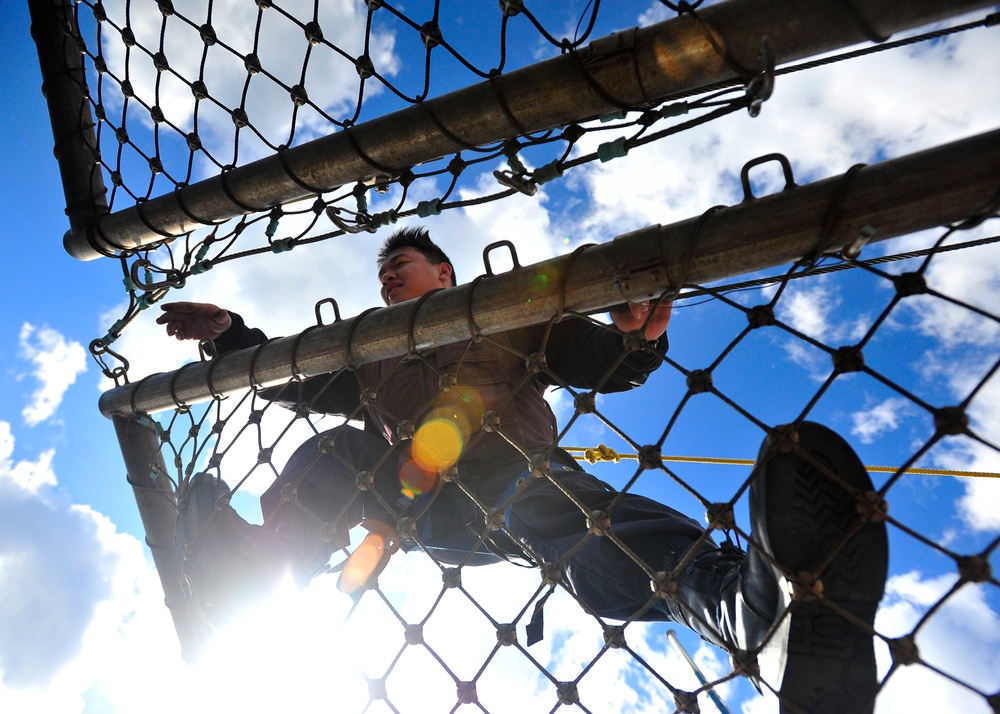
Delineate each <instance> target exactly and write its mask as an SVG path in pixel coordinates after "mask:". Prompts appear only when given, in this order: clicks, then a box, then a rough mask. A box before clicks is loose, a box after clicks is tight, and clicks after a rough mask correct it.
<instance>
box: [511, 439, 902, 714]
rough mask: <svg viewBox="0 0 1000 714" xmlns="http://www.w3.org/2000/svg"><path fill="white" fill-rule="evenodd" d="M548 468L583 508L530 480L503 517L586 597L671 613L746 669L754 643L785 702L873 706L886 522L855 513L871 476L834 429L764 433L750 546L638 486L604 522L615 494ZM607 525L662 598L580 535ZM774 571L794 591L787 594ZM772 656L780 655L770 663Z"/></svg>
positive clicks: (622, 607)
mask: <svg viewBox="0 0 1000 714" xmlns="http://www.w3.org/2000/svg"><path fill="white" fill-rule="evenodd" d="M793 439H797V446H796V447H794V448H793V447H792V446H791V442H792V440H793ZM555 476H556V478H557V480H558V481H559V482H560V484H561V485H562V486H563V488H565V489H567V490H568V491H570V492H571V493H573V495H574V496H575V497H576V498H577V499H578V500H580V501H581V502H582V503H583V505H584V509H583V510H581V509H580V508H579V507H578V506H577V505H576V504H574V503H573V502H572V501H571V500H570V499H569V498H567V496H566V495H565V494H564V493H562V491H561V490H560V489H559V488H558V487H556V486H555V485H553V484H552V483H551V482H550V481H548V480H547V479H542V480H539V481H536V482H534V483H532V484H531V485H530V486H529V487H528V488H527V489H526V490H524V491H523V492H522V493H520V494H519V495H518V496H517V497H516V498H515V499H514V501H513V502H512V503H511V504H510V509H509V511H508V513H509V526H510V529H511V530H512V532H513V533H514V534H515V535H517V536H518V537H519V538H520V539H521V540H522V541H523V542H524V543H525V545H526V546H528V548H529V549H530V550H532V551H534V552H535V553H536V554H537V555H538V556H539V557H540V558H541V559H543V560H544V561H545V562H560V563H561V564H562V575H563V577H564V580H565V582H566V584H567V586H568V587H569V588H570V590H571V591H573V592H574V594H575V595H576V596H577V597H578V598H579V599H580V600H581V602H583V603H584V605H585V606H586V607H588V608H590V609H591V610H592V611H594V612H595V613H596V614H598V615H601V616H604V617H610V618H614V619H625V618H628V617H633V616H634V617H636V618H637V619H641V620H663V619H670V620H674V621H676V622H678V623H680V624H684V625H686V626H688V627H690V628H691V629H693V630H695V631H696V632H698V633H699V634H701V635H702V636H703V637H704V638H705V639H708V640H709V641H712V642H715V643H716V644H719V645H721V646H723V647H725V648H726V649H727V650H729V651H730V652H731V653H733V654H734V655H735V658H736V659H737V660H738V661H741V662H744V663H746V665H747V666H748V667H749V668H751V669H752V667H753V664H754V659H755V655H757V654H758V653H760V652H761V650H762V646H763V647H764V649H763V653H762V654H761V656H760V660H761V665H762V667H763V668H764V674H765V678H766V681H767V682H768V683H769V684H771V685H772V686H774V687H775V688H776V689H777V690H778V691H779V694H780V696H781V697H782V699H783V701H784V702H785V707H784V709H783V710H784V711H789V712H795V711H808V712H819V713H820V714H822V713H825V712H830V713H831V714H832V713H833V712H837V713H839V712H847V711H850V712H865V711H869V710H870V709H871V706H872V704H873V700H874V696H875V691H876V681H875V680H876V673H875V666H874V656H873V649H872V636H871V625H872V623H873V621H874V614H875V608H876V607H877V605H878V602H879V600H880V599H881V596H882V588H883V586H884V583H885V576H886V565H887V546H886V539H885V527H884V524H883V523H881V522H879V520H878V519H877V517H876V518H867V519H866V517H865V516H864V515H861V514H862V513H864V512H865V509H864V508H863V506H864V502H866V499H865V498H864V496H865V494H867V493H869V492H871V491H872V490H873V489H872V484H871V481H870V479H869V478H868V475H867V473H866V472H865V470H864V468H863V466H862V465H861V463H860V461H859V460H858V459H857V456H855V454H854V452H853V451H852V450H851V449H850V447H849V446H848V445H847V444H846V443H845V442H844V441H843V440H842V439H840V437H838V436H837V435H836V434H834V433H833V432H831V431H830V430H828V429H826V428H825V427H822V426H820V425H817V424H811V423H805V424H801V425H799V427H798V429H797V431H796V432H795V436H794V437H793V436H792V435H791V434H789V435H788V436H787V439H786V441H784V442H780V441H778V440H775V439H774V438H769V439H768V440H766V441H765V444H764V446H763V447H762V449H761V454H760V456H759V458H758V462H757V465H756V466H755V469H754V477H753V481H752V485H751V492H750V502H751V519H752V526H753V535H752V540H753V543H754V545H755V546H756V547H753V548H752V549H751V551H750V554H749V555H746V554H744V553H742V552H740V551H738V550H737V549H735V548H732V547H723V548H718V547H716V546H715V544H714V543H713V542H712V541H711V540H710V539H709V538H708V537H707V535H706V534H705V533H704V530H703V529H702V528H701V526H700V525H698V524H697V523H696V522H695V521H693V520H691V519H689V518H687V517H685V516H683V515H681V514H679V513H677V512H676V511H674V510H673V509H670V508H669V507H667V506H664V505H662V504H659V503H656V502H654V501H650V500H649V499H646V498H643V497H641V496H635V495H629V494H624V495H622V496H621V498H620V500H619V501H618V503H617V505H616V506H615V507H614V508H613V509H612V510H610V513H609V517H608V520H607V522H606V523H605V524H602V523H601V518H600V516H601V513H602V512H608V511H609V509H610V508H611V504H612V501H613V499H614V498H615V497H616V494H615V493H613V492H610V491H608V490H607V489H605V488H604V487H603V485H602V484H601V483H600V482H599V481H597V480H596V479H593V478H592V477H590V476H589V475H588V474H585V473H583V472H580V471H572V470H567V471H564V472H561V473H560V472H557V473H556V474H555ZM587 514H589V517H588V515H587ZM605 527H606V528H607V531H605V533H610V534H613V536H614V538H616V539H618V540H620V541H621V542H622V543H623V544H624V545H625V546H626V547H627V548H628V549H629V550H631V551H632V552H633V553H634V554H635V555H636V556H638V557H639V558H640V559H641V560H642V561H643V562H644V563H645V564H646V565H647V566H648V569H649V570H651V571H653V572H654V573H664V574H666V577H663V578H661V579H660V581H659V582H658V583H657V585H656V586H655V588H656V589H658V590H659V594H660V595H661V596H662V597H659V598H654V597H652V596H653V593H654V586H653V584H652V583H651V579H650V577H649V574H648V573H647V572H646V570H645V569H643V568H642V567H640V566H639V565H637V564H636V563H635V561H634V560H633V558H632V557H631V556H630V555H628V554H626V553H625V552H624V551H623V550H622V549H621V548H619V547H618V546H617V545H616V544H615V543H614V542H613V541H612V538H611V537H607V535H601V536H596V535H591V536H590V537H589V538H586V539H585V536H586V534H587V533H588V531H589V532H591V533H599V532H601V531H602V528H605ZM567 554H568V555H567ZM786 576H793V578H792V579H793V581H794V582H796V587H797V588H798V590H796V592H797V593H798V595H797V598H796V599H795V600H794V601H793V600H792V599H791V598H790V596H789V595H788V592H789V587H788V583H787V579H786ZM813 576H815V577H817V578H818V581H819V582H820V583H821V585H817V584H816V583H814V582H811V578H812V577H813ZM765 640H766V641H765ZM748 653H749V654H748ZM786 655H787V659H786V658H785V656H786ZM770 662H778V663H779V664H778V666H777V667H775V668H773V671H770V672H769V671H767V664H768V663H770Z"/></svg>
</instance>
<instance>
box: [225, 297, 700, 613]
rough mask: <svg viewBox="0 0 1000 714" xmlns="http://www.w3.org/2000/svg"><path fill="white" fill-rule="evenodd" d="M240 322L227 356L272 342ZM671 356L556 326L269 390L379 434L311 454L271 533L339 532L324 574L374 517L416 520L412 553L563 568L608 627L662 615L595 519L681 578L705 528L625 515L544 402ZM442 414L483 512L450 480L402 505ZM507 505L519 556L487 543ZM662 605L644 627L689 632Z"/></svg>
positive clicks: (298, 469) (307, 450)
mask: <svg viewBox="0 0 1000 714" xmlns="http://www.w3.org/2000/svg"><path fill="white" fill-rule="evenodd" d="M230 314H231V315H232V318H233V325H232V327H231V328H230V329H229V330H228V331H227V332H226V333H225V334H223V335H222V336H220V337H219V338H218V339H217V340H216V346H217V348H218V349H219V351H220V352H226V351H229V350H233V349H239V348H244V347H249V346H253V345H256V344H260V343H261V342H263V341H264V340H265V339H266V338H265V335H264V334H263V333H262V332H261V331H260V330H257V329H252V328H248V327H247V326H246V324H245V323H244V321H243V319H242V318H241V317H240V316H239V315H237V314H235V313H230ZM666 346H667V343H666V337H665V336H664V337H662V338H660V340H658V341H656V342H655V343H652V344H650V345H649V347H648V348H647V349H642V350H636V351H633V352H631V353H629V354H627V355H625V354H623V352H624V348H623V340H622V337H621V335H620V334H618V333H616V332H614V331H613V330H610V329H608V328H605V327H603V326H600V325H595V324H593V323H590V322H588V321H586V320H582V319H579V318H566V319H564V320H562V321H561V322H559V323H556V324H554V325H552V326H551V329H550V330H549V331H548V332H547V330H546V328H545V327H544V326H542V327H534V328H524V329H519V330H514V331H511V332H507V333H501V334H499V335H495V336H490V337H488V338H484V339H482V340H480V341H467V342H462V343H457V344H453V345H447V346H444V347H440V348H437V349H436V350H433V351H431V352H428V353H426V354H423V355H422V359H420V358H417V359H406V358H396V359H389V360H384V361H381V362H377V363H373V364H369V365H363V366H361V367H358V368H357V369H355V370H351V371H347V370H345V371H343V372H341V373H338V374H337V375H336V376H333V375H324V376H318V377H313V378H310V379H307V380H304V381H303V382H301V383H297V384H293V385H290V386H288V387H285V388H284V389H278V390H267V391H265V393H264V395H263V396H265V397H266V398H269V399H273V400H275V401H279V402H282V403H284V404H286V405H287V406H291V407H293V408H298V409H302V408H303V407H304V405H306V406H308V409H309V410H311V411H313V412H318V413H325V414H336V415H345V416H348V417H351V418H354V419H358V418H363V419H364V421H365V424H366V428H365V430H360V429H356V428H354V427H351V426H341V427H338V428H336V429H333V430H330V431H327V432H324V433H321V434H319V435H317V436H315V437H313V438H311V439H309V440H308V441H306V442H305V443H304V444H302V446H300V447H299V448H298V450H296V451H295V453H294V454H293V455H292V457H291V458H290V459H289V461H288V463H287V465H286V466H285V468H284V469H283V471H282V473H281V475H280V477H279V478H278V480H276V481H275V483H274V484H273V485H272V486H271V488H269V489H268V491H267V492H266V493H264V495H263V496H262V497H261V506H262V511H263V514H264V519H265V527H266V528H273V529H275V530H276V531H279V532H280V531H282V530H286V531H289V532H295V531H297V532H298V534H299V536H301V533H302V532H307V533H308V534H309V535H308V536H306V539H307V540H311V541H313V542H315V541H316V540H319V539H317V538H316V535H317V533H320V534H325V536H326V541H327V542H328V543H330V545H329V547H328V549H326V550H322V549H320V550H321V552H320V553H319V560H320V561H322V562H323V563H325V562H326V559H328V558H329V557H330V555H331V554H332V552H333V550H334V549H335V548H336V547H338V546H339V545H342V544H345V542H346V538H345V536H346V533H347V531H348V530H349V529H350V528H351V527H353V526H355V525H357V524H358V523H360V522H361V520H362V519H365V518H371V519H377V520H382V521H383V522H386V523H389V524H390V525H393V526H394V527H395V526H396V525H397V522H398V520H397V519H398V518H399V517H400V516H409V517H412V518H414V523H415V528H414V531H413V533H412V534H411V537H410V538H409V539H406V538H405V535H406V534H404V548H405V547H406V546H407V543H409V544H410V545H411V546H412V545H413V542H414V540H416V541H419V542H420V543H421V544H422V545H423V546H424V547H425V548H426V549H427V550H428V551H429V552H431V553H432V554H433V555H434V556H435V557H436V558H438V560H440V561H442V562H446V563H452V564H458V563H466V564H481V563H489V562H496V561H498V560H501V559H502V558H503V557H505V556H509V555H515V554H521V553H527V554H528V555H529V557H530V558H531V559H532V560H534V561H535V563H536V564H537V565H542V564H545V563H556V562H559V563H560V564H561V576H562V580H561V582H563V584H564V585H566V586H567V587H568V588H569V589H570V590H571V591H572V592H573V593H574V594H575V596H576V597H577V598H578V599H579V600H580V601H581V602H582V603H583V604H584V605H585V606H586V607H587V608H588V609H590V610H591V611H592V612H593V613H594V614H596V615H600V616H602V617H608V618H613V619H626V618H628V617H631V616H633V615H634V614H635V613H636V612H637V611H639V610H640V609H641V608H643V607H644V606H646V605H647V604H648V603H649V601H650V599H651V596H652V594H653V593H652V590H651V588H650V579H649V577H648V575H647V574H646V573H645V572H644V571H643V570H642V568H640V567H639V566H638V565H636V563H635V562H634V561H633V560H632V558H631V557H630V556H628V555H627V554H626V553H624V552H623V551H622V549H621V548H619V547H618V545H616V544H615V543H614V542H612V540H611V539H610V538H607V537H600V536H595V535H590V536H588V530H589V527H590V524H588V522H587V517H586V515H585V513H587V512H601V511H604V512H608V515H609V518H610V529H611V532H613V533H614V534H615V536H616V537H617V538H618V539H620V540H621V541H622V542H623V543H624V544H625V545H626V546H627V547H628V548H629V549H630V550H632V551H633V552H634V553H635V554H636V555H637V556H638V557H639V558H641V559H642V560H643V561H644V562H645V563H646V564H647V565H648V566H649V567H650V568H651V569H652V570H653V571H663V570H668V569H670V568H672V567H673V565H674V564H675V563H676V562H677V560H678V558H679V557H680V556H681V555H682V554H683V553H684V552H685V551H686V550H687V549H688V548H689V547H690V546H691V545H692V544H693V543H694V542H695V541H696V540H697V539H698V538H700V537H702V536H703V534H704V528H702V527H701V526H700V525H699V524H698V523H697V522H696V521H694V520H692V519H690V518H688V517H686V516H684V515H682V514H681V513H679V512H677V511H675V510H674V509H672V508H669V507H668V506H665V505H663V504H660V503H657V502H656V501H653V500H651V499H648V498H645V497H643V496H639V495H635V494H628V493H626V494H622V495H621V497H620V500H618V502H617V503H616V504H614V506H613V508H612V501H614V499H615V498H616V497H618V496H619V494H618V493H617V492H615V491H614V490H612V489H611V488H610V487H609V486H608V485H607V484H605V483H603V482H601V481H599V480H598V479H596V478H594V477H593V476H591V475H590V474H588V473H586V472H584V471H583V470H581V469H580V468H579V467H578V465H577V462H576V461H575V460H574V459H573V458H572V457H571V456H569V455H568V454H567V453H566V452H565V451H562V450H560V449H558V448H557V447H556V446H555V444H556V442H557V435H558V430H557V426H556V421H555V417H554V416H553V414H552V411H551V409H550V408H549V405H548V403H547V402H546V401H545V399H544V398H543V394H544V391H545V389H546V387H548V386H551V385H554V384H565V385H568V386H570V387H574V388H576V389H580V390H587V391H596V392H600V393H609V392H617V391H624V390H627V389H631V388H633V387H637V386H640V385H642V384H643V383H644V382H645V381H646V379H647V377H648V376H649V374H650V373H651V372H652V371H653V370H654V369H656V367H657V366H658V365H659V364H660V362H661V360H660V358H659V357H658V356H657V353H660V354H662V353H663V352H664V351H665V350H666ZM526 356H527V359H526ZM542 356H544V361H543V360H542ZM442 414H444V415H446V416H447V418H449V419H454V420H455V421H457V422H460V423H461V424H462V429H461V430H463V431H464V435H465V437H466V439H467V443H466V444H465V448H464V449H463V451H462V456H461V458H460V460H459V461H458V464H457V476H458V480H460V481H461V483H462V484H463V485H464V486H465V487H466V488H467V489H468V490H469V491H471V492H472V493H473V494H474V495H475V498H476V499H477V500H478V501H479V504H476V503H475V502H474V501H473V500H472V499H471V498H470V497H469V496H468V495H467V494H466V493H464V492H463V491H462V490H460V488H459V486H458V485H457V484H455V483H449V482H445V483H443V484H437V485H436V486H435V485H432V486H431V487H429V488H427V490H426V492H425V493H424V494H423V495H418V496H417V497H416V498H415V499H410V498H407V497H403V496H401V495H400V490H401V485H400V484H401V476H402V477H403V480H404V482H406V480H407V479H406V474H407V469H412V459H411V457H410V444H411V438H412V437H413V435H414V433H415V432H416V431H417V430H418V429H419V427H420V425H421V424H422V423H423V422H424V421H425V420H427V419H429V418H433V417H434V416H435V415H438V416H440V415H442ZM484 424H486V425H487V426H486V428H484V427H483V425H484ZM533 462H534V464H535V465H536V466H537V465H539V464H540V465H542V466H543V469H544V466H545V465H546V464H547V466H548V472H549V473H550V474H551V478H547V477H544V476H542V477H538V478H533V477H532V475H531V474H532V472H533V471H534V473H535V474H536V475H538V474H539V470H538V469H537V468H534V469H533V466H532V464H533ZM553 481H556V482H558V484H559V486H556V485H555V483H554V482H553ZM359 483H361V484H363V486H364V488H363V489H362V490H359V488H358V484H359ZM563 489H564V490H565V491H567V492H569V493H571V494H572V496H573V498H574V499H576V500H578V501H579V502H580V504H579V505H578V504H577V503H574V501H573V500H571V499H570V498H569V497H567V495H566V493H564V492H563ZM581 506H582V508H581ZM493 508H499V509H500V510H499V511H498V512H499V513H501V514H502V515H503V524H504V525H505V527H506V530H507V532H509V533H510V534H512V535H513V536H514V537H515V538H516V539H517V541H518V543H517V544H515V543H513V542H512V541H511V540H510V539H509V538H508V537H507V536H506V535H505V534H504V532H503V531H500V530H492V531H490V530H487V525H486V522H485V520H486V519H485V517H484V509H485V510H487V511H489V509H493ZM484 532H486V533H487V537H485V538H484V537H483V536H482V534H483V533H484ZM581 541H585V542H584V543H583V545H582V546H580V543H581ZM706 545H709V546H710V547H714V544H711V541H707V543H706ZM574 549H575V550H574ZM571 550H572V554H571V555H569V556H568V557H567V556H566V553H568V552H570V551H571ZM470 551H475V553H474V555H472V556H471V557H469V555H468V554H469V553H470ZM312 560H313V561H315V557H312ZM304 565H305V566H306V567H312V566H315V565H316V563H315V562H310V563H309V564H304ZM664 603H665V601H664V600H660V601H659V602H658V603H657V604H656V605H655V606H654V607H653V608H651V609H648V610H647V611H645V612H643V613H642V615H641V616H640V618H639V619H643V620H667V619H676V618H675V617H671V615H670V613H669V610H668V607H667V605H666V604H664Z"/></svg>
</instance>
